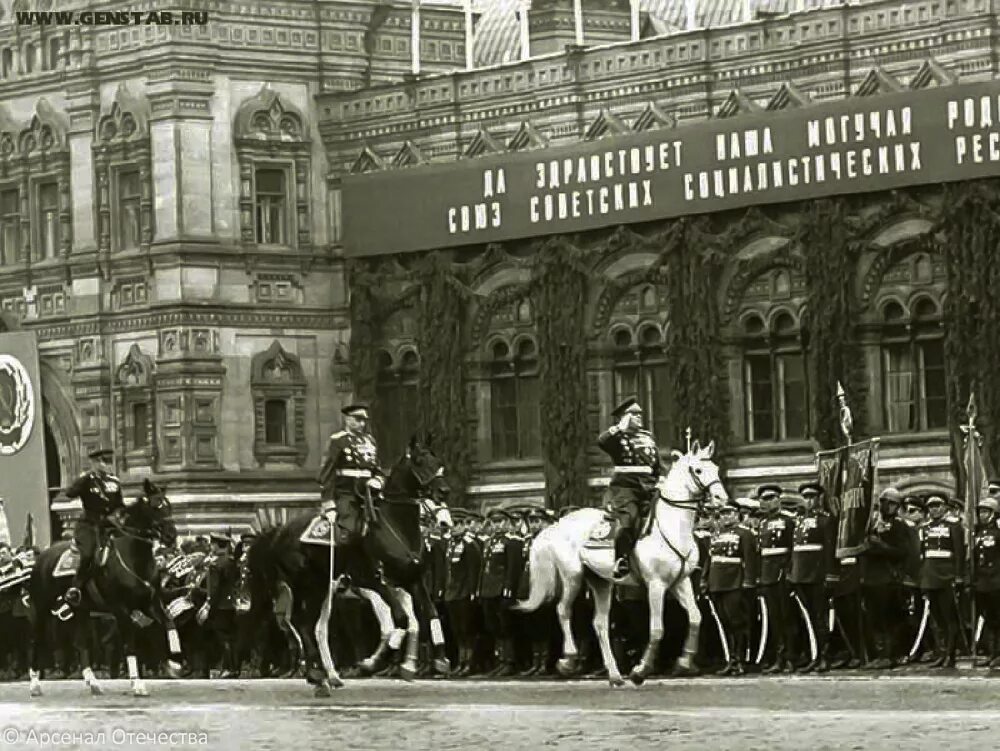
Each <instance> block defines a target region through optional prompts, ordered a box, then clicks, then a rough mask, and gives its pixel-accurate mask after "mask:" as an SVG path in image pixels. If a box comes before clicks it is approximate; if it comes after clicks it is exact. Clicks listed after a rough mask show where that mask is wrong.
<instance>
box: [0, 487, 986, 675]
mask: <svg viewBox="0 0 1000 751" xmlns="http://www.w3.org/2000/svg"><path fill="white" fill-rule="evenodd" d="M990 492H991V494H990V495H989V496H987V497H986V498H984V499H983V500H982V501H980V503H979V508H978V510H977V524H976V528H975V534H974V535H973V536H972V540H973V550H972V553H973V558H974V565H973V566H971V567H968V566H967V557H966V539H967V537H966V534H965V530H964V529H963V526H962V519H961V516H962V515H961V504H959V503H958V502H956V501H954V500H950V499H948V498H946V497H944V496H942V495H930V496H927V497H924V498H921V497H916V496H903V495H901V494H900V493H899V492H898V491H896V490H895V489H893V488H889V489H887V490H885V491H883V492H882V493H881V495H880V497H879V501H878V502H879V504H880V508H879V511H880V514H879V517H880V522H879V525H878V527H877V528H876V529H875V530H873V531H872V534H871V536H870V539H869V540H868V544H867V549H866V550H865V551H864V552H862V553H859V554H858V555H856V556H853V557H846V558H840V559H838V558H837V557H836V555H835V545H836V528H835V520H834V518H833V517H830V516H828V515H827V513H826V512H825V510H824V507H825V504H824V502H823V501H824V499H823V494H824V491H823V488H822V487H820V486H819V485H817V484H815V483H807V484H805V485H803V486H801V487H800V488H799V489H798V493H787V492H785V491H784V490H783V489H782V488H780V487H778V486H774V485H765V486H762V487H760V488H759V489H758V491H757V494H756V498H754V499H738V500H737V501H736V502H735V503H734V504H733V505H731V506H729V507H726V508H724V509H721V510H719V511H718V512H717V513H716V514H714V515H706V516H702V517H701V518H700V519H699V521H698V524H697V529H696V539H697V542H698V545H699V548H700V549H701V563H702V565H701V569H700V571H699V572H698V574H697V577H696V578H697V580H698V581H697V584H698V590H699V594H700V595H701V605H702V609H703V616H704V617H703V622H704V623H707V624H710V625H711V624H714V626H715V628H711V627H710V628H705V629H703V630H702V645H701V649H700V655H699V660H700V662H701V663H702V664H703V665H705V666H706V667H713V668H716V669H717V671H718V672H722V673H724V674H732V675H740V674H742V673H744V672H747V671H753V670H762V671H763V672H764V673H777V672H791V671H793V670H798V671H802V672H810V671H814V670H815V671H824V670H828V669H830V668H831V667H840V666H846V667H867V668H872V669H886V668H890V667H893V666H896V665H899V664H905V663H907V662H912V661H917V660H921V659H922V658H923V659H924V661H927V659H928V657H929V658H930V662H929V664H930V666H931V667H950V666H954V664H955V659H956V656H957V654H958V653H959V651H960V650H961V651H963V652H966V653H968V652H969V651H971V649H973V644H975V645H976V648H977V650H978V651H979V652H980V653H981V654H985V655H986V656H987V661H986V663H984V664H987V663H988V664H989V665H990V666H991V667H997V666H1000V657H998V655H1000V652H998V648H1000V642H998V639H1000V542H998V538H1000V526H998V502H997V500H996V499H995V498H994V497H993V495H994V494H1000V483H996V484H993V485H991V486H990ZM564 511H565V510H564ZM452 516H453V521H454V527H453V528H452V529H451V530H448V531H443V530H439V529H431V528H427V529H426V546H427V550H428V553H429V554H430V560H431V565H430V566H429V567H428V572H427V577H428V585H429V589H430V591H431V592H432V594H433V597H434V599H435V602H436V606H437V608H438V610H439V614H440V616H441V618H442V621H443V622H444V624H445V627H446V633H447V634H448V637H449V638H448V642H449V645H450V647H451V657H452V664H453V671H452V674H453V675H454V676H458V677H462V676H469V675H489V676H494V677H504V676H511V675H515V674H519V675H522V676H531V675H546V674H550V673H552V672H553V671H552V668H553V656H554V655H555V654H556V653H557V650H558V646H559V644H558V636H557V634H558V629H556V628H555V623H554V613H553V612H552V610H551V608H545V609H542V610H541V611H539V612H538V613H533V614H522V613H514V612H512V611H511V608H510V606H511V605H512V603H513V602H514V601H515V600H516V599H518V598H522V597H524V596H525V594H526V589H527V582H528V577H529V576H530V571H529V570H528V551H529V549H530V545H531V540H532V539H533V538H534V536H535V535H537V534H538V532H540V531H541V530H542V529H543V528H544V527H546V526H547V525H549V524H551V523H552V522H553V521H555V519H556V514H555V513H553V512H552V511H549V510H544V509H538V508H522V509H516V508H515V509H506V510H499V509H497V510H494V511H492V512H490V513H489V514H488V515H486V516H480V515H478V514H475V513H471V512H467V511H462V510H455V511H454V512H453V515H452ZM252 543H253V535H252V534H247V535H244V536H243V537H242V538H241V539H240V540H239V541H238V542H236V544H235V545H234V544H233V541H231V540H230V539H229V538H228V537H227V536H224V535H212V536H211V538H210V539H207V538H199V539H197V540H189V541H187V542H185V543H184V544H183V546H182V547H181V548H180V549H175V550H167V549H162V550H160V551H159V553H158V556H157V560H158V562H159V564H160V566H161V572H162V579H161V584H162V586H163V589H164V596H165V599H166V601H168V602H169V603H170V604H171V613H172V615H173V616H174V617H175V619H176V621H177V623H178V628H179V630H180V632H181V636H182V643H183V644H184V650H185V653H186V656H187V657H188V659H189V662H190V664H191V665H192V667H193V669H194V674H195V675H200V676H208V675H209V670H210V669H211V668H216V669H217V670H218V671H219V673H218V674H220V675H222V676H226V677H235V676H238V675H241V674H242V675H244V676H246V675H291V674H293V673H295V672H296V670H297V664H296V658H297V655H294V654H291V653H290V652H289V650H288V649H287V647H286V645H285V643H284V640H283V639H282V638H281V636H280V634H279V633H278V631H277V629H276V628H275V627H274V624H268V628H267V629H266V630H264V631H261V630H260V629H258V628H255V627H253V625H252V624H250V622H249V618H248V613H249V605H250V602H249V595H248V591H247V588H246V577H245V554H246V552H247V550H248V549H249V546H250V545H252ZM15 554H16V555H15ZM30 560H31V551H30V550H24V551H21V550H18V551H12V550H11V549H10V548H9V547H7V546H0V587H2V588H3V589H2V590H0V628H2V629H3V633H5V634H8V633H10V634H14V635H15V638H13V639H5V640H3V642H4V649H5V651H4V652H0V677H3V678H8V679H9V678H15V677H21V676H22V675H23V672H24V668H25V666H26V645H27V638H26V635H27V633H28V631H27V608H26V606H25V601H24V594H25V590H24V585H25V584H26V576H25V575H24V574H23V573H21V574H20V576H16V575H14V574H15V572H18V571H26V570H28V569H30ZM970 570H971V571H972V580H971V581H969V571H970ZM970 597H972V598H974V599H975V604H976V612H977V613H978V615H979V616H980V618H981V622H980V623H979V624H973V623H971V619H970V618H969V614H970V613H971V612H972V610H971V604H970V602H969V598H970ZM581 599H582V600H583V601H582V602H581V603H580V607H579V612H578V613H577V618H576V619H575V621H576V623H575V626H577V625H578V626H579V629H580V634H581V636H582V637H584V638H583V641H584V645H586V643H587V638H586V636H587V631H588V630H589V629H588V624H589V618H588V613H587V602H586V601H585V599H583V598H581ZM642 608H643V599H642V597H641V593H638V592H632V591H630V588H628V587H621V588H619V595H618V597H617V603H616V608H615V610H614V611H613V619H614V626H613V633H614V634H615V645H616V648H617V651H619V655H620V659H621V660H622V661H623V662H625V663H626V664H627V663H628V661H629V657H630V655H634V654H636V653H637V652H638V648H639V646H640V645H641V644H642V641H643V640H644V639H645V633H644V631H643V629H644V626H645V623H646V622H647V619H646V618H645V614H644V613H642V612H641V610H642ZM678 614H679V611H678V612H675V611H672V610H668V617H669V616H675V617H673V618H671V619H670V620H669V621H668V622H669V629H668V630H669V631H670V632H671V634H672V635H675V636H676V637H677V638H678V639H679V638H680V637H682V636H683V631H684V629H685V628H686V624H685V623H684V622H683V620H679V619H678V618H677V617H676V615H678ZM94 625H95V630H96V632H97V634H98V636H99V637H100V638H101V641H102V642H103V643H104V644H105V645H106V646H107V650H106V651H107V657H106V660H105V662H106V664H107V667H108V669H109V670H110V672H111V673H114V672H116V669H117V667H118V666H117V665H116V664H115V663H116V658H115V654H116V645H115V644H114V634H113V630H114V624H113V621H110V620H107V619H101V618H97V617H95V618H94ZM976 625H978V626H979V628H975V626H976ZM56 628H58V624H57V625H56ZM376 633H377V629H376V628H375V626H374V621H373V620H372V615H371V613H370V611H369V607H368V603H367V601H366V600H364V599H362V598H358V597H356V596H354V595H353V594H352V593H351V592H344V593H342V595H341V597H339V598H338V604H337V607H336V608H335V611H334V630H333V634H334V638H333V643H334V647H335V652H336V655H337V657H338V659H339V661H340V662H341V663H342V664H344V663H346V664H348V665H350V664H354V663H356V662H357V661H359V660H360V659H361V658H363V657H364V656H366V655H367V654H368V653H369V652H370V651H371V649H372V648H373V647H374V643H373V641H374V639H375V637H374V636H373V634H376ZM18 634H20V635H21V636H20V637H18V636H17V635H18ZM149 637H150V638H149V639H148V642H149V648H148V650H147V655H146V659H145V662H146V668H147V669H148V670H151V671H153V672H154V673H155V671H156V670H157V668H158V665H159V664H160V663H161V662H162V661H163V660H164V659H165V657H166V655H165V653H164V650H163V648H162V645H161V642H162V633H160V632H159V629H158V628H157V627H156V626H155V625H154V626H152V627H150V629H149ZM584 651H585V653H586V649H585V650H584ZM666 651H667V653H668V654H669V652H670V650H669V648H668V649H667V650H666ZM585 656H586V655H585ZM54 657H55V659H54V662H55V663H56V665H57V666H58V667H60V668H61V669H62V672H65V673H68V672H71V671H72V669H73V665H72V654H71V653H70V652H69V651H65V652H64V653H63V654H60V655H56V656H54ZM594 657H595V658H596V654H595V655H594ZM118 659H120V658H118ZM428 662H429V661H428ZM595 666H596V662H595Z"/></svg>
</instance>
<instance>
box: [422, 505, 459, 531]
mask: <svg viewBox="0 0 1000 751" xmlns="http://www.w3.org/2000/svg"><path fill="white" fill-rule="evenodd" d="M420 512H421V514H420V515H421V519H422V521H423V522H424V523H426V525H427V526H428V527H429V528H431V529H435V528H436V529H440V530H446V529H451V528H452V527H454V526H455V523H454V521H452V518H451V510H450V509H449V508H448V504H446V503H438V502H436V501H434V500H433V499H431V498H421V499H420Z"/></svg>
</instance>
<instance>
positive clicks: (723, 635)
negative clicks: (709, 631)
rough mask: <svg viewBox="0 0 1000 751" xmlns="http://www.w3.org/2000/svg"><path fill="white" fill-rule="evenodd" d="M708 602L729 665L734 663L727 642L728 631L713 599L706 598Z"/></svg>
mask: <svg viewBox="0 0 1000 751" xmlns="http://www.w3.org/2000/svg"><path fill="white" fill-rule="evenodd" d="M706 599H707V600H708V609H709V610H711V611H712V618H713V620H715V625H716V626H717V627H718V629H719V641H720V642H722V654H723V656H724V657H725V658H726V664H727V665H728V664H729V663H730V662H732V657H730V655H729V642H728V641H727V640H726V629H724V628H723V627H722V619H721V618H719V611H717V610H716V609H715V603H714V602H712V598H711V597H708V598H706Z"/></svg>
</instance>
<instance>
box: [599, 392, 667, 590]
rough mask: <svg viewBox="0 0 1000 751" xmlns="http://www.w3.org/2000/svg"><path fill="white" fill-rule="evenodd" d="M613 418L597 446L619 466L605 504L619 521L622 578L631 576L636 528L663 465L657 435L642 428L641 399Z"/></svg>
mask: <svg viewBox="0 0 1000 751" xmlns="http://www.w3.org/2000/svg"><path fill="white" fill-rule="evenodd" d="M611 416H612V417H614V418H615V419H616V420H618V422H617V423H616V424H615V425H612V426H611V427H610V428H608V429H607V430H605V431H604V432H603V433H601V435H600V436H599V437H598V439H597V445H598V446H600V448H601V450H602V451H604V453H606V454H607V455H608V456H610V457H611V460H612V461H613V462H614V463H615V468H614V474H613V475H612V476H611V482H610V483H609V485H608V491H607V494H606V495H605V503H606V505H607V507H608V511H609V513H610V514H612V515H613V516H614V517H615V518H616V519H617V520H618V525H619V526H618V533H617V536H616V537H615V569H614V575H615V576H616V577H618V578H621V577H624V576H626V575H628V573H629V568H630V566H629V558H630V556H631V554H632V548H633V547H634V546H635V543H636V530H635V526H636V523H637V521H638V519H639V515H640V513H641V512H642V509H643V507H644V506H645V505H646V504H648V503H649V502H650V501H652V500H654V495H655V492H656V482H657V480H659V479H660V474H661V472H662V471H663V465H662V463H661V461H660V451H659V449H658V448H657V447H656V442H655V441H654V440H653V434H652V433H650V432H649V431H648V430H644V429H643V427H642V407H641V406H639V402H638V401H637V400H635V399H628V400H626V401H624V402H622V403H621V404H619V405H618V406H617V407H616V408H615V409H614V411H613V412H612V413H611Z"/></svg>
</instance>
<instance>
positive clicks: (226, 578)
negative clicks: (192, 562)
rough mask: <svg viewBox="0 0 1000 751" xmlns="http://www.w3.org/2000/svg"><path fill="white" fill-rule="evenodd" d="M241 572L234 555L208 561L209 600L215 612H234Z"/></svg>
mask: <svg viewBox="0 0 1000 751" xmlns="http://www.w3.org/2000/svg"><path fill="white" fill-rule="evenodd" d="M239 583H240V570H239V566H237V565H236V560H235V559H234V558H233V556H232V555H230V554H228V553H226V554H223V555H220V556H216V557H214V558H209V559H208V599H209V600H211V602H212V608H213V609H215V610H234V609H235V608H236V590H237V588H238V587H239Z"/></svg>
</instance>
